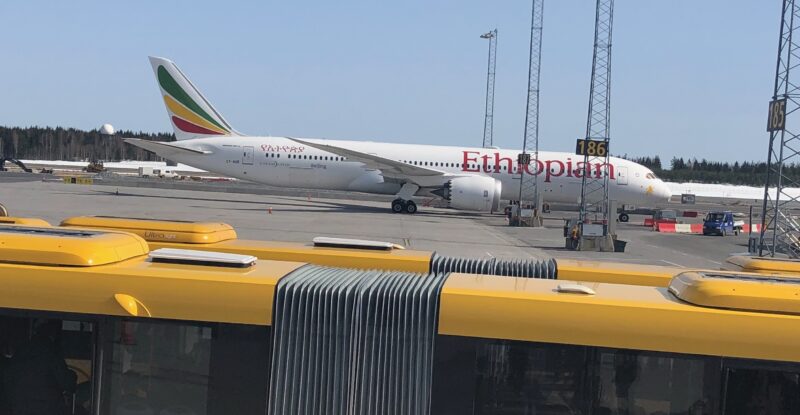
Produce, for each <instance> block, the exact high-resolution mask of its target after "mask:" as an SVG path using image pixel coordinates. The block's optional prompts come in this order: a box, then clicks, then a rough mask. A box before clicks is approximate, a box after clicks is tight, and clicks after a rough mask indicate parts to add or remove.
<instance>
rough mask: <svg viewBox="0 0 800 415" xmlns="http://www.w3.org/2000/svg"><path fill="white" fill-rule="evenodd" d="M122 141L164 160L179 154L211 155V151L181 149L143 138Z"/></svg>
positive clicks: (173, 145)
mask: <svg viewBox="0 0 800 415" xmlns="http://www.w3.org/2000/svg"><path fill="white" fill-rule="evenodd" d="M122 141H125V142H126V143H128V144H131V145H134V146H136V147H139V148H143V149H145V150H147V151H151V152H153V153H156V154H158V155H159V156H161V157H164V158H169V157H170V156H173V155H179V154H191V155H195V156H196V155H203V154H211V152H210V151H203V150H195V149H192V148H186V147H180V146H177V145H175V144H171V143H167V142H164V141H152V140H142V139H141V138H123V139H122Z"/></svg>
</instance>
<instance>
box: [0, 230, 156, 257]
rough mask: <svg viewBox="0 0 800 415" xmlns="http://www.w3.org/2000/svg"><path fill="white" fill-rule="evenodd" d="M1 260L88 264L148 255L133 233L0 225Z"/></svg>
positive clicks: (145, 244) (144, 244)
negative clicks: (0, 241)
mask: <svg viewBox="0 0 800 415" xmlns="http://www.w3.org/2000/svg"><path fill="white" fill-rule="evenodd" d="M0 239H1V240H2V244H0V262H7V263H23V264H29V265H50V266H54V265H60V266H76V267H91V266H97V265H106V264H111V263H115V262H120V261H124V260H127V259H131V258H135V257H137V256H142V255H147V252H148V251H149V248H148V246H147V243H146V242H145V241H144V240H142V238H139V237H138V236H136V235H132V234H128V233H120V232H103V231H95V230H79V229H64V228H47V227H29V226H14V225H9V226H0Z"/></svg>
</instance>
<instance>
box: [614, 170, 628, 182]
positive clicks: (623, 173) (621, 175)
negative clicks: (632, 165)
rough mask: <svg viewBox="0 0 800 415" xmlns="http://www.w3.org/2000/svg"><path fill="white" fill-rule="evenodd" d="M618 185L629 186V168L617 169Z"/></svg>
mask: <svg viewBox="0 0 800 415" xmlns="http://www.w3.org/2000/svg"><path fill="white" fill-rule="evenodd" d="M617 184H619V185H627V184H628V167H627V166H619V167H617Z"/></svg>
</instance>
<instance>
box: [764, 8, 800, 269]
mask: <svg viewBox="0 0 800 415" xmlns="http://www.w3.org/2000/svg"><path fill="white" fill-rule="evenodd" d="M798 28H800V4H798V2H797V1H796V0H784V1H783V7H782V9H781V29H780V37H779V41H778V59H777V63H776V65H775V84H774V87H773V93H772V101H770V103H769V114H768V121H767V131H768V132H769V150H768V153H767V180H766V184H765V186H764V201H763V204H762V206H763V210H762V212H764V215H763V216H762V222H761V235H760V238H759V249H758V252H759V256H775V255H776V254H783V255H788V256H790V257H792V258H797V257H800V223H798V221H797V219H796V218H795V217H794V216H793V215H792V212H791V209H794V208H796V205H797V204H798V203H800V195H797V194H792V193H791V192H789V191H787V190H788V189H790V188H796V187H800V177H796V176H793V175H791V174H787V173H786V172H785V171H784V167H786V166H790V165H795V164H797V163H798V161H800V125H798V122H799V121H800V113H798V109H800V82H798V79H796V77H797V59H798V55H799V54H800V49H798V47H800V43H799V42H800V41H799V40H798V37H797V36H795V35H796V34H797V33H796V32H797V31H798ZM793 76H794V78H793ZM773 191H774V194H773Z"/></svg>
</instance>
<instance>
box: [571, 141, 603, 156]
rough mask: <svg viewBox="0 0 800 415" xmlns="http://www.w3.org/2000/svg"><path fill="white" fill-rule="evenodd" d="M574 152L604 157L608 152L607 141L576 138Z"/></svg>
mask: <svg viewBox="0 0 800 415" xmlns="http://www.w3.org/2000/svg"><path fill="white" fill-rule="evenodd" d="M575 154H577V155H579V156H589V157H605V156H606V154H608V142H606V141H603V140H588V139H586V140H584V139H582V138H579V139H578V142H577V143H576V144H575Z"/></svg>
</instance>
